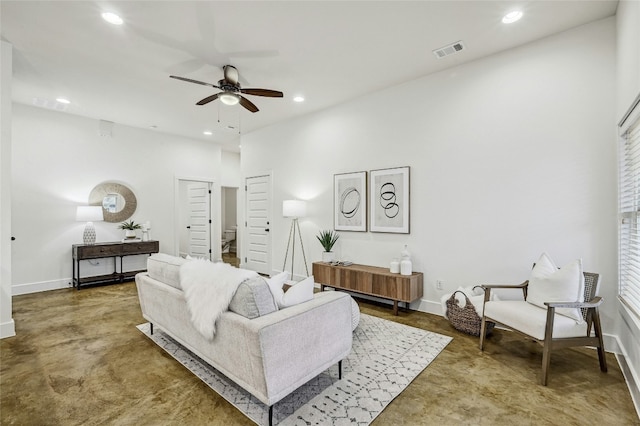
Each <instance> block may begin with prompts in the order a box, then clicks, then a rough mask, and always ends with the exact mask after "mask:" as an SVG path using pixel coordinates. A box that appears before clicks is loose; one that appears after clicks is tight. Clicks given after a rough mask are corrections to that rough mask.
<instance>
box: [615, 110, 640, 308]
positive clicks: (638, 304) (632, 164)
mask: <svg viewBox="0 0 640 426" xmlns="http://www.w3.org/2000/svg"><path fill="white" fill-rule="evenodd" d="M638 108H640V107H637V108H636V109H638ZM632 116H635V119H634V120H633V121H632V122H631V123H630V124H629V123H625V121H627V120H626V119H627V118H631V117H630V116H629V115H627V116H626V117H625V120H623V123H624V124H625V125H623V124H622V123H621V126H620V127H621V131H622V134H621V138H620V152H619V156H618V159H619V162H620V164H619V167H618V170H619V174H620V175H619V180H618V185H619V191H618V193H619V214H620V222H619V223H620V226H619V233H620V234H619V239H618V241H619V244H620V246H619V250H618V256H619V259H618V266H619V289H618V292H619V296H620V299H621V300H622V301H623V302H624V303H625V304H626V305H627V306H628V307H629V308H630V309H631V310H632V311H633V312H634V313H635V314H636V315H638V317H640V118H638V114H632Z"/></svg>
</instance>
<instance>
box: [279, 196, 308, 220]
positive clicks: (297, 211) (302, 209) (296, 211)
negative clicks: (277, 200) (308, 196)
mask: <svg viewBox="0 0 640 426" xmlns="http://www.w3.org/2000/svg"><path fill="white" fill-rule="evenodd" d="M306 215H307V203H306V202H305V201H301V200H284V201H283V202H282V216H284V217H305V216H306Z"/></svg>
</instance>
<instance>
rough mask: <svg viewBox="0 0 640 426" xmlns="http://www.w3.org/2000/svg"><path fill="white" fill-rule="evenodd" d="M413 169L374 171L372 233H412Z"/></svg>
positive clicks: (371, 194) (372, 177)
mask: <svg viewBox="0 0 640 426" xmlns="http://www.w3.org/2000/svg"><path fill="white" fill-rule="evenodd" d="M409 171H410V170H409V166H405V167H395V168H390V169H378V170H371V171H370V172H369V178H370V180H371V182H370V185H369V212H370V215H371V216H370V219H369V223H370V227H369V230H370V231H371V232H387V233H395V234H408V233H409V230H410V228H409V225H410V224H409V219H410V214H409V213H410V205H409V203H410V200H411V197H410V194H411V192H410V179H409Z"/></svg>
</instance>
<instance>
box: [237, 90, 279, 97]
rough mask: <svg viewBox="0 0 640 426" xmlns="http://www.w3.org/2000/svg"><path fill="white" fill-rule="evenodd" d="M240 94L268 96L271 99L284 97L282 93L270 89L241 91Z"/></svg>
mask: <svg viewBox="0 0 640 426" xmlns="http://www.w3.org/2000/svg"><path fill="white" fill-rule="evenodd" d="M240 92H242V93H246V94H247V95H254V96H266V97H269V98H281V97H282V96H283V94H282V92H278V91H277V90H269V89H240Z"/></svg>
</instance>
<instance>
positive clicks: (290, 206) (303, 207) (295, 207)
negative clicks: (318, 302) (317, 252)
mask: <svg viewBox="0 0 640 426" xmlns="http://www.w3.org/2000/svg"><path fill="white" fill-rule="evenodd" d="M306 215H307V203H306V202H304V201H300V200H284V201H283V202H282V216H284V217H290V218H291V219H292V220H291V229H290V230H289V239H288V240H287V251H286V252H285V255H284V264H283V265H282V270H283V271H286V267H287V258H288V257H289V249H290V248H291V278H293V269H294V266H295V263H294V260H295V252H296V232H297V233H298V239H299V240H300V248H301V249H302V258H303V259H304V267H305V270H306V271H307V276H309V267H308V266H307V256H306V255H305V254H304V244H302V234H301V233H300V225H299V224H298V218H301V217H305V216H306Z"/></svg>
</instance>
